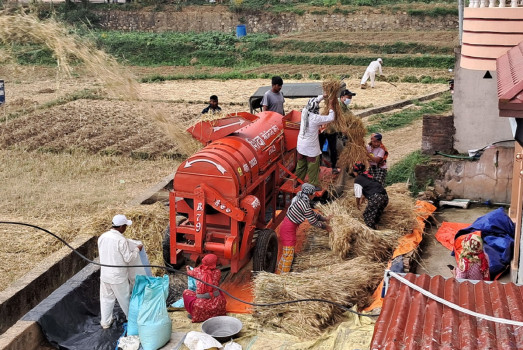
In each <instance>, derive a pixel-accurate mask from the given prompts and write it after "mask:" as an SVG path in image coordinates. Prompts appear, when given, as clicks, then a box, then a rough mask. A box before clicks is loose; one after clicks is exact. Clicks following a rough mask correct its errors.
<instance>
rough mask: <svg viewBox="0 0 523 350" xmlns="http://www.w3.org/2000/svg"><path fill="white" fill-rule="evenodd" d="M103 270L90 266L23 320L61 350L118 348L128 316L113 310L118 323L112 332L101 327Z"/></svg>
mask: <svg viewBox="0 0 523 350" xmlns="http://www.w3.org/2000/svg"><path fill="white" fill-rule="evenodd" d="M99 294H100V268H99V267H98V266H96V265H93V264H89V265H87V266H86V267H85V268H84V269H82V270H81V271H80V272H78V273H77V274H76V275H74V276H73V277H72V278H70V279H69V280H68V281H67V282H66V283H65V284H63V285H62V286H60V288H58V289H57V290H55V291H54V292H53V293H52V294H51V295H50V296H49V297H47V298H46V299H45V300H43V301H42V302H41V303H40V304H38V305H37V306H36V307H35V308H34V309H32V310H31V311H29V312H28V313H27V314H26V315H25V316H24V317H23V318H22V319H23V320H25V321H36V322H38V324H39V325H40V327H41V328H42V332H43V333H44V335H45V337H46V338H47V340H48V341H49V343H51V344H52V345H53V346H56V347H57V348H58V349H68V350H86V349H92V350H108V349H114V348H116V343H117V341H118V338H119V337H120V336H121V335H122V333H123V331H124V328H123V322H125V315H124V314H123V312H122V311H121V309H120V308H119V306H118V302H116V305H115V307H114V311H113V312H114V316H115V317H116V320H115V321H114V322H113V324H112V326H111V327H110V328H109V329H102V327H101V326H100V297H99Z"/></svg>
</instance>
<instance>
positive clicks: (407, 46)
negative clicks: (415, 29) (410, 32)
mask: <svg viewBox="0 0 523 350" xmlns="http://www.w3.org/2000/svg"><path fill="white" fill-rule="evenodd" d="M264 47H265V48H266V49H268V50H271V51H283V50H285V51H287V52H292V51H297V52H311V53H312V52H314V53H327V52H329V53H332V52H340V53H351V52H354V53H357V52H360V53H361V52H368V53H376V54H425V55H426V54H433V55H452V54H453V52H454V51H453V50H454V49H453V47H452V46H434V45H424V44H420V43H404V42H396V43H393V44H354V43H347V42H342V41H301V40H284V41H274V40H268V41H267V42H266V43H264Z"/></svg>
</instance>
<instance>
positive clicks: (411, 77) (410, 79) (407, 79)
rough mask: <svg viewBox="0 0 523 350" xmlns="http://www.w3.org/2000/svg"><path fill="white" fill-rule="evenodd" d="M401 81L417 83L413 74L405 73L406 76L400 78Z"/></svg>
mask: <svg viewBox="0 0 523 350" xmlns="http://www.w3.org/2000/svg"><path fill="white" fill-rule="evenodd" d="M401 81H402V82H403V83H419V80H418V78H416V77H415V76H413V75H407V76H404V77H403V79H401Z"/></svg>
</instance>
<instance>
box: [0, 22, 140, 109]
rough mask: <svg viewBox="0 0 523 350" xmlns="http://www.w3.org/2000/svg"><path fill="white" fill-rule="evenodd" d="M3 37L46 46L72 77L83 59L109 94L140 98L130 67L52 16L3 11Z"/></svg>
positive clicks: (5, 40)
mask: <svg viewBox="0 0 523 350" xmlns="http://www.w3.org/2000/svg"><path fill="white" fill-rule="evenodd" d="M0 40H1V41H2V43H3V44H6V47H9V44H13V43H20V44H26V43H33V44H42V45H45V46H47V47H48V48H49V49H50V50H51V51H52V52H53V54H54V57H55V58H56V61H57V64H58V69H59V72H62V73H65V74H66V75H67V76H71V74H72V73H73V71H74V65H75V63H76V62H77V61H80V62H82V63H83V67H82V68H83V69H85V70H86V71H87V72H88V73H89V75H91V76H93V77H96V79H98V80H99V81H101V82H103V84H104V85H105V87H106V88H107V89H106V92H107V93H108V94H109V95H110V96H114V97H118V98H124V99H136V98H137V83H136V81H135V80H134V78H133V77H132V76H131V75H130V74H129V71H128V70H126V69H123V67H122V66H120V65H119V64H118V62H117V61H116V59H115V58H114V57H112V56H111V55H108V54H106V53H105V52H103V51H100V50H98V49H97V48H96V47H95V46H94V44H92V43H90V42H87V41H86V40H85V39H80V38H79V37H77V36H76V35H74V34H71V32H70V31H69V30H68V29H67V28H66V27H65V26H64V25H63V24H61V23H59V22H56V21H55V20H53V19H48V20H46V21H41V20H39V19H38V18H37V17H36V16H35V15H31V14H23V13H21V14H14V15H7V14H5V13H0Z"/></svg>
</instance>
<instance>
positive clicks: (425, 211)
mask: <svg viewBox="0 0 523 350" xmlns="http://www.w3.org/2000/svg"><path fill="white" fill-rule="evenodd" d="M435 210H436V207H435V206H433V205H432V204H430V203H429V202H425V201H416V209H415V210H414V211H415V212H416V214H417V221H418V227H415V228H414V229H413V230H412V233H409V234H408V235H405V236H403V237H401V238H400V240H399V244H398V247H397V248H396V249H395V250H394V253H393V254H392V259H394V258H395V257H397V256H400V255H403V254H406V253H408V252H410V251H413V250H414V249H416V248H417V247H418V245H419V244H420V242H421V240H422V239H423V237H422V235H423V230H424V229H425V220H426V219H427V218H428V217H429V216H430V215H432V213H433V212H434V211H435ZM391 263H392V262H389V264H388V266H387V268H390V266H391ZM382 289H383V281H381V283H380V285H379V286H378V288H376V290H375V291H374V293H373V294H372V297H373V299H374V301H373V302H372V304H370V306H369V307H367V308H365V309H364V311H371V310H374V309H376V308H379V307H382V305H383V298H382V297H381V290H382Z"/></svg>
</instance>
